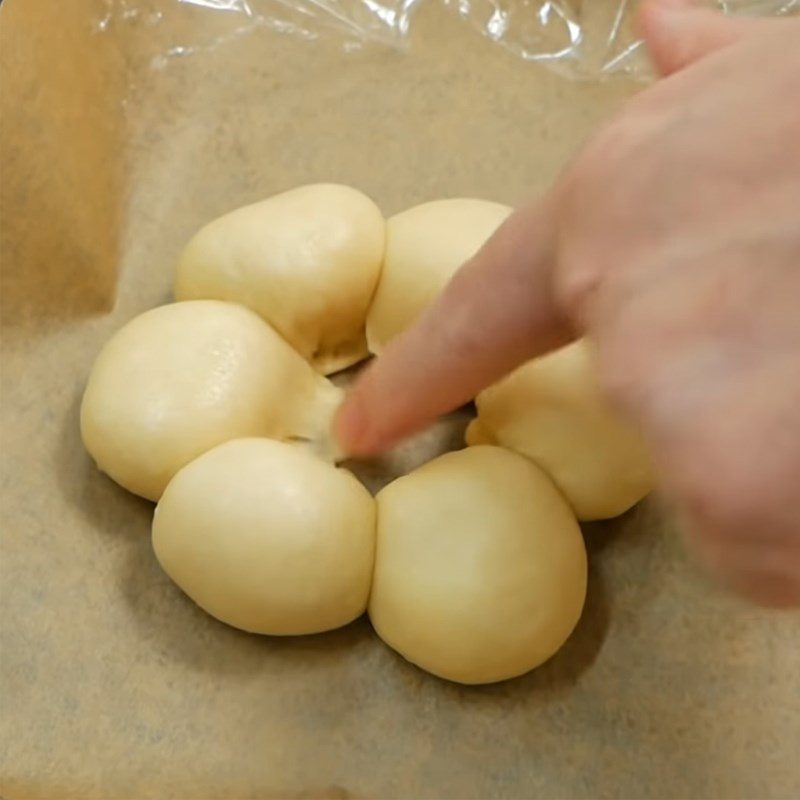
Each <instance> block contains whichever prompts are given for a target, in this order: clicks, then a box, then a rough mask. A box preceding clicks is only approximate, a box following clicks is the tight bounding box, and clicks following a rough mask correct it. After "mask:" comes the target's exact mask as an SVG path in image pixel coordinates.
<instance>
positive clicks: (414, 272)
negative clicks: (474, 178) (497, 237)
mask: <svg viewBox="0 0 800 800" xmlns="http://www.w3.org/2000/svg"><path fill="white" fill-rule="evenodd" d="M510 213H511V209H510V208H509V207H508V206H504V205H500V204H499V203H491V202H489V201H488V200H471V199H467V198H455V199H450V200H435V201H433V202H431V203H423V204H422V205H419V206H415V207H414V208H410V209H408V210H407V211H403V212H402V213H400V214H396V215H395V216H393V217H390V218H389V220H388V221H387V223H386V255H385V257H384V261H383V270H382V272H381V278H380V281H379V282H378V289H377V291H376V293H375V298H374V299H373V301H372V305H371V306H370V309H369V314H368V316H367V342H368V343H369V349H370V352H372V353H375V354H379V353H380V352H381V351H382V350H383V348H384V347H385V346H386V345H387V344H388V343H389V341H391V340H392V339H393V338H394V337H395V336H397V334H399V333H402V332H403V331H404V330H405V329H406V328H408V327H409V326H410V325H411V323H412V322H414V321H415V320H416V319H417V317H419V315H420V314H421V313H422V311H423V310H424V309H425V308H426V307H427V306H429V305H430V304H431V303H432V302H433V300H434V299H435V298H436V296H437V295H438V294H439V293H440V292H441V291H442V289H444V287H445V286H446V285H447V283H448V282H449V281H450V279H451V278H452V277H453V275H454V274H455V272H456V271H457V270H458V268H459V267H461V265H462V264H463V263H464V262H465V261H467V260H468V259H469V258H471V257H472V256H473V255H475V253H477V252H478V250H480V248H481V246H482V245H483V243H484V242H485V241H486V240H487V239H488V238H489V237H490V236H491V235H492V234H493V233H494V232H495V230H496V229H497V228H498V227H499V225H500V223H501V222H502V221H503V220H504V219H505V218H506V217H507V216H508V215H509V214H510Z"/></svg>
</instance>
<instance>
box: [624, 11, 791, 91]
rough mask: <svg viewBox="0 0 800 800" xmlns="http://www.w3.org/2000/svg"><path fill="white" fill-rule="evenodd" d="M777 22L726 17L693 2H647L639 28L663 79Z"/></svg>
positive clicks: (640, 16)
mask: <svg viewBox="0 0 800 800" xmlns="http://www.w3.org/2000/svg"><path fill="white" fill-rule="evenodd" d="M774 23H775V20H766V19H752V18H745V17H726V16H725V15H724V14H722V13H720V12H718V11H712V10H711V9H709V8H700V7H698V6H697V5H696V4H695V3H694V2H692V0H647V2H645V3H644V4H643V5H642V8H641V10H640V12H639V28H640V30H641V33H642V36H643V37H644V40H645V42H646V44H647V48H648V50H649V51H650V57H651V58H652V60H653V63H654V64H655V67H656V70H657V71H658V72H659V73H660V74H661V75H663V76H666V75H671V74H672V73H673V72H678V71H679V70H682V69H684V68H685V67H688V66H689V65H691V64H693V63H694V62H695V61H699V60H700V59H702V58H704V57H705V56H707V55H710V54H711V53H713V52H715V51H717V50H720V49H722V48H724V47H728V46H729V45H731V44H734V43H735V42H737V41H739V40H740V39H742V38H743V37H744V36H746V35H748V34H749V33H751V32H752V31H754V30H758V29H760V28H762V27H764V26H765V25H773V24H774Z"/></svg>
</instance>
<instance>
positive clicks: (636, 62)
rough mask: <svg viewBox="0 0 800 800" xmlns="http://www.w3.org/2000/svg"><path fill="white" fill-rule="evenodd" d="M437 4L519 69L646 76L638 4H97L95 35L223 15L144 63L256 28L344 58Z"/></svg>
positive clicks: (404, 0)
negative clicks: (331, 46) (326, 42)
mask: <svg viewBox="0 0 800 800" xmlns="http://www.w3.org/2000/svg"><path fill="white" fill-rule="evenodd" d="M437 2H438V3H442V4H443V5H444V6H446V7H447V8H448V9H449V10H450V11H451V12H452V13H453V14H454V16H456V17H458V18H460V19H461V20H462V21H464V22H465V23H466V24H468V25H469V26H471V27H472V28H473V29H474V30H475V31H476V33H477V34H479V35H482V36H484V37H485V38H486V39H488V40H489V41H491V42H493V43H495V44H496V45H498V46H500V47H503V48H506V49H507V50H509V51H510V52H511V53H513V54H514V55H515V56H516V57H518V58H519V59H520V60H522V61H526V62H537V63H540V64H543V65H545V66H547V67H549V68H551V69H554V70H556V71H557V72H559V73H560V74H562V75H565V76H566V77H569V78H573V79H589V80H592V79H597V78H602V77H605V76H609V75H619V74H622V75H625V76H628V77H633V78H639V79H642V78H647V77H649V75H650V70H649V65H648V62H647V58H646V55H645V53H644V48H643V46H642V42H641V40H640V39H639V38H638V37H637V35H636V31H635V25H634V18H635V14H636V9H637V6H638V5H639V0H617V2H613V3H595V2H592V0H162V1H161V2H159V0H103V3H104V12H103V14H102V15H101V16H100V17H99V18H98V20H97V22H96V27H97V29H98V30H99V31H102V30H106V29H108V28H109V27H111V26H114V25H119V24H135V25H139V26H141V27H143V28H152V27H154V26H158V25H159V24H160V23H162V22H163V21H165V20H167V18H168V17H177V16H181V15H186V16H191V15H196V14H200V13H214V14H217V15H224V16H225V17H226V22H225V24H224V25H222V32H221V33H220V32H219V31H220V26H219V25H217V26H215V28H214V30H215V33H214V35H213V37H209V36H207V35H206V36H204V35H203V34H200V35H198V37H197V38H194V39H191V40H186V41H181V42H176V43H174V44H172V45H171V46H169V47H168V48H167V49H166V50H165V51H164V52H161V53H158V54H157V55H155V56H154V58H153V66H154V67H155V68H163V67H164V66H166V65H167V64H168V63H169V61H170V59H172V58H175V57H180V56H186V55H191V54H194V53H197V52H202V51H203V50H205V49H207V48H215V47H217V46H219V45H221V44H225V43H226V42H228V41H230V40H232V39H235V38H237V37H240V36H244V35H252V34H255V33H257V32H258V31H259V30H261V29H267V30H270V31H272V32H277V33H280V34H285V35H287V36H293V37H297V38H300V39H305V40H316V39H320V38H325V39H335V40H337V41H339V42H340V43H341V45H342V47H343V48H344V49H345V50H351V49H356V48H361V47H363V46H365V45H375V44H377V45H382V46H385V47H391V48H398V49H402V48H406V47H408V46H411V45H412V44H413V29H414V16H415V11H416V10H417V9H418V7H419V6H420V5H422V4H424V3H437ZM708 5H710V6H715V7H717V8H720V9H721V10H722V11H724V12H725V13H726V14H747V15H786V14H791V13H796V12H797V11H798V10H800V0H715V1H714V0H712V1H711V2H709V3H708Z"/></svg>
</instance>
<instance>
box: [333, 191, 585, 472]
mask: <svg viewBox="0 0 800 800" xmlns="http://www.w3.org/2000/svg"><path fill="white" fill-rule="evenodd" d="M554 251H555V235H554V225H553V222H552V214H551V213H550V211H549V209H548V207H547V205H546V204H545V203H540V204H537V205H535V206H533V207H528V208H526V209H522V210H519V211H516V212H515V213H514V214H512V215H511V216H510V217H509V218H508V219H507V220H506V221H505V222H504V223H503V225H501V226H500V228H499V229H498V230H497V232H496V233H495V234H494V235H493V236H492V237H491V238H490V239H489V240H488V241H487V243H486V244H485V245H484V246H483V248H481V250H480V251H479V252H478V253H477V254H476V255H475V256H474V257H473V258H472V259H470V260H469V261H468V262H467V263H466V264H465V265H464V266H463V267H462V268H461V269H460V270H459V271H458V272H457V273H456V275H455V276H454V277H453V279H452V281H451V282H450V283H449V284H448V286H447V288H446V289H445V290H444V291H443V292H442V294H441V295H440V296H439V297H438V299H437V300H436V301H435V302H434V303H433V304H432V305H431V306H430V307H429V308H428V309H427V310H426V311H425V312H424V313H423V314H422V316H421V317H420V318H419V320H418V321H417V322H416V323H415V324H414V325H412V326H411V327H410V328H409V329H408V330H406V331H405V332H404V333H402V334H400V335H399V336H398V337H397V338H395V339H394V340H392V341H391V342H390V343H389V345H388V346H387V347H386V349H385V350H384V352H383V354H382V355H381V356H380V357H379V358H377V359H375V361H373V362H372V364H371V365H370V366H369V367H368V368H367V369H366V370H365V372H364V374H363V375H362V376H361V377H360V378H359V380H358V381H357V382H356V383H355V385H354V386H353V388H352V389H351V390H350V392H349V393H348V396H347V398H346V400H345V403H344V404H343V406H342V409H341V411H340V413H339V415H338V417H337V421H336V436H337V438H338V440H339V443H340V445H341V446H342V448H343V449H344V450H345V451H346V452H347V453H349V454H350V455H355V456H367V455H372V454H375V453H377V452H379V451H381V450H384V449H386V448H387V447H389V446H390V445H391V444H393V443H394V442H396V441H397V440H399V439H401V438H403V437H405V436H408V435H409V434H411V433H413V432H414V431H415V430H418V429H419V428H421V427H423V426H424V425H425V424H427V423H428V422H430V421H432V420H433V419H434V418H435V417H437V416H438V415H440V414H443V413H445V412H447V411H450V410H452V409H453V408H457V407H458V406H460V405H462V404H463V403H465V402H467V401H469V400H471V399H472V398H473V397H475V395H476V394H477V393H478V392H479V391H480V390H481V389H483V388H484V387H486V386H488V385H489V384H490V383H493V382H494V381H495V380H497V379H498V378H500V377H501V376H503V375H505V374H506V373H507V372H509V371H510V370H512V369H513V368H514V367H516V366H518V365H519V364H521V363H522V362H524V361H526V360H527V359H529V358H532V357H534V356H535V355H538V354H540V353H543V352H546V351H548V350H551V349H553V348H555V347H558V346H559V345H561V344H564V343H566V342H567V341H568V340H569V339H571V338H573V333H572V330H571V327H570V325H569V323H568V322H567V320H566V318H565V317H564V316H563V315H562V314H561V313H560V312H559V310H558V308H557V304H556V302H555V299H554V292H553V287H552V278H553V263H554Z"/></svg>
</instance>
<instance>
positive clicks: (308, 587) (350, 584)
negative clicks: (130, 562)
mask: <svg viewBox="0 0 800 800" xmlns="http://www.w3.org/2000/svg"><path fill="white" fill-rule="evenodd" d="M153 548H154V549H155V553H156V557H157V558H158V560H159V562H160V564H161V566H162V567H163V568H164V570H165V572H166V573H167V574H168V575H169V576H170V578H172V580H174V581H175V583H177V584H178V586H180V588H181V589H183V591H184V592H186V594H188V595H189V597H191V598H192V600H194V601H195V603H197V604H198V605H199V606H200V607H201V608H203V609H205V610H206V611H207V612H208V613H209V614H211V615H212V616H214V617H216V618H217V619H219V620H222V622H226V623H228V625H233V626H234V627H236V628H241V629H242V630H245V631H250V632H252V633H269V634H276V635H289V634H304V633H318V632H319V631H326V630H330V629H331V628H338V627H339V626H340V625H345V624H347V623H348V622H350V621H351V620H353V619H355V618H356V617H358V616H359V615H361V614H362V613H363V612H364V609H365V608H366V605H367V597H368V595H369V589H370V582H371V579H372V565H373V561H374V555H375V501H374V500H373V499H372V497H370V495H369V492H367V490H366V489H365V488H364V487H363V486H362V485H361V484H360V483H359V482H358V481H357V480H356V479H355V478H354V477H353V476H352V475H351V474H350V473H349V472H347V471H345V470H343V469H338V468H337V467H334V466H332V465H331V464H326V463H325V462H324V461H320V460H319V459H317V458H315V457H314V456H313V455H311V454H309V453H308V452H306V451H305V450H303V449H302V448H299V447H296V446H294V445H290V444H285V443H283V442H275V441H271V440H269V439H237V440H235V441H232V442H226V443H225V444H222V445H220V446H219V447H215V448H214V449H213V450H210V451H209V452H208V453H205V454H204V455H202V456H200V458H198V459H196V460H195V461H192V462H191V464H188V465H187V466H185V467H184V468H183V469H182V470H181V471H180V472H179V473H178V474H177V475H176V476H175V477H174V478H173V479H172V481H170V484H169V486H167V488H166V491H165V492H164V495H163V497H162V498H161V501H160V502H159V504H158V506H157V507H156V513H155V517H154V518H153Z"/></svg>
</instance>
